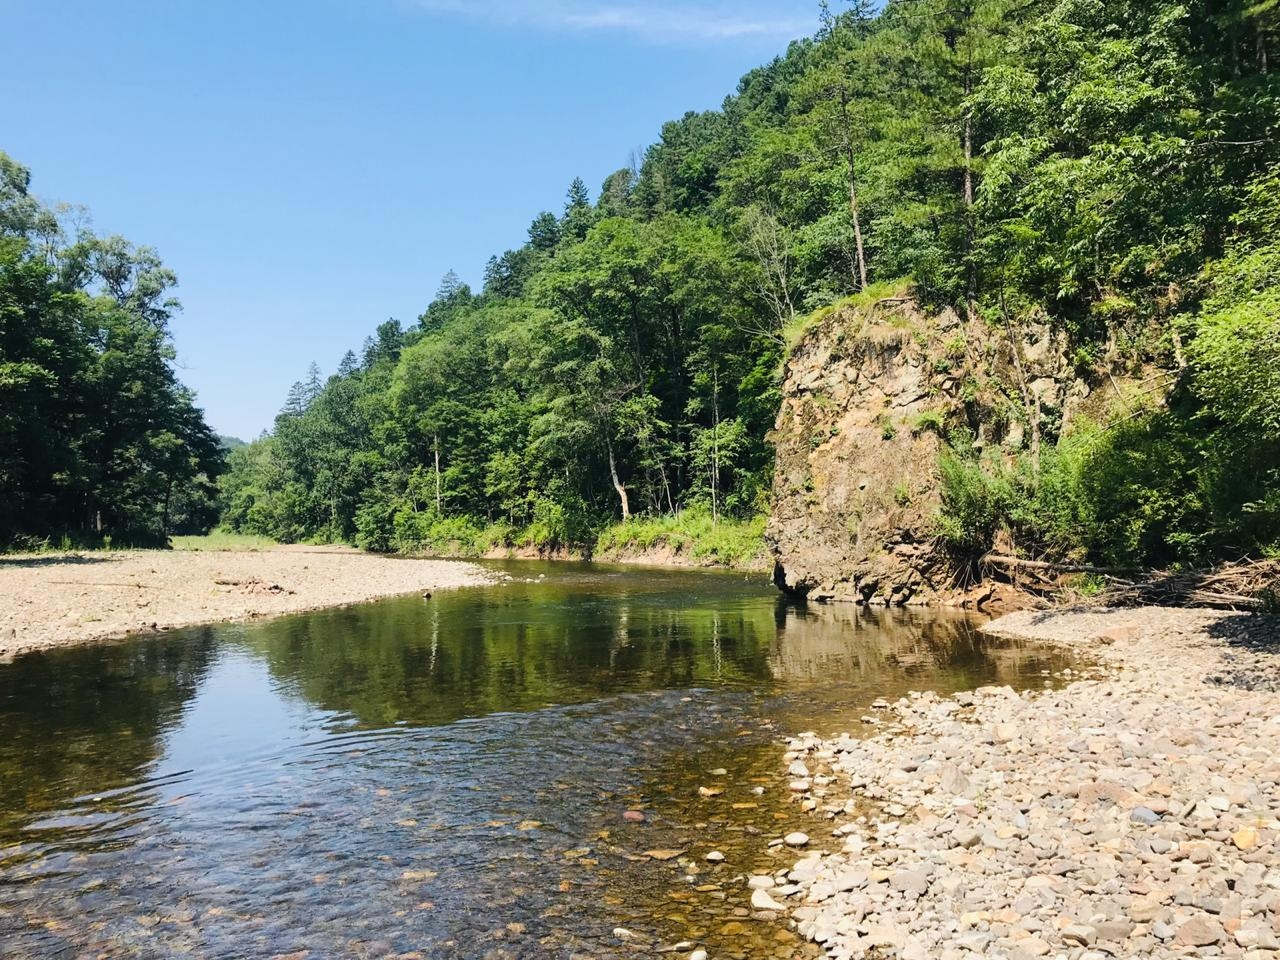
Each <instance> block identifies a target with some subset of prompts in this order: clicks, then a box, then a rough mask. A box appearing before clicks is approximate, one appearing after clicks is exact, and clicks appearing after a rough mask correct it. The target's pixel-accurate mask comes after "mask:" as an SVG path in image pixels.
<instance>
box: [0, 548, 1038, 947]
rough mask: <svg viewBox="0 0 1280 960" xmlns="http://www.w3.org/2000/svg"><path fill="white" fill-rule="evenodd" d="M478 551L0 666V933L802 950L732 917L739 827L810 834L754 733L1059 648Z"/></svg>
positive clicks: (9, 939)
mask: <svg viewBox="0 0 1280 960" xmlns="http://www.w3.org/2000/svg"><path fill="white" fill-rule="evenodd" d="M501 566H502V568H503V569H504V570H505V571H506V572H507V573H508V574H509V575H510V576H511V577H512V580H511V581H510V582H508V583H506V584H504V585H501V586H494V587H484V588H475V589H470V590H464V591H459V592H454V593H441V594H437V595H435V596H434V597H432V598H430V599H423V598H419V597H413V598H409V599H397V600H389V601H383V602H380V603H374V604H368V605H363V606H358V607H347V608H341V609H335V610H329V611H323V612H319V613H314V614H306V615H301V616H292V617H287V618H282V619H278V620H273V621H270V622H267V623H262V624H255V625H225V626H217V627H206V628H198V629H192V630H183V631H175V632H173V633H170V634H166V635H163V636H159V637H152V638H147V639H136V640H131V641H128V642H124V643H120V644H115V645H109V646H98V647H90V648H82V649H71V650H63V651H56V652H52V653H48V654H42V655H33V656H29V657H25V658H22V659H19V660H18V661H17V662H15V663H13V664H10V665H6V666H0V955H3V956H6V957H10V956H11V957H42V958H44V957H90V956H93V957H98V956H101V957H170V956H193V957H228V958H230V957H271V956H277V955H281V956H288V957H298V958H301V957H309V958H312V960H315V958H322V957H325V958H327V957H387V956H402V957H404V956H423V957H466V958H472V957H495V958H496V957H573V956H583V957H601V956H625V955H631V954H632V953H634V952H637V951H642V952H651V951H652V950H653V949H654V948H655V947H661V946H665V945H670V944H674V943H675V942H677V941H682V940H688V941H697V942H700V943H702V944H704V945H706V946H707V947H708V948H709V949H710V950H711V954H712V956H713V957H745V956H752V957H755V956H770V957H789V956H811V955H813V953H812V950H811V948H809V947H807V946H805V945H802V944H800V943H799V942H798V941H796V940H795V939H794V937H793V936H792V935H791V934H790V933H789V932H788V931H787V930H786V929H785V927H784V926H783V925H781V924H776V923H766V922H761V921H758V920H753V919H751V918H750V917H748V916H745V914H746V911H745V910H744V909H743V908H744V907H745V906H746V902H747V896H746V890H745V885H744V883H743V881H742V877H743V876H744V874H747V873H750V872H752V871H756V870H768V869H775V868H777V867H778V866H780V865H782V864H784V863H785V862H787V860H786V854H783V853H778V852H771V851H770V849H769V847H768V840H769V839H771V838H773V837H776V836H780V835H781V834H782V833H784V832H786V831H787V830H790V829H796V828H798V827H799V828H804V829H806V830H807V831H808V832H809V833H811V834H812V835H813V836H814V838H815V843H818V844H820V843H821V838H823V837H825V836H827V835H828V833H829V828H827V827H825V826H824V825H823V822H822V821H820V820H817V819H815V818H813V817H812V816H811V815H806V814H803V813H801V812H800V811H799V809H798V807H797V806H796V805H795V804H793V803H792V802H791V798H790V796H789V794H788V790H787V783H786V778H785V776H784V775H783V769H782V766H783V765H782V763H781V747H780V739H781V738H782V737H783V736H785V735H788V734H794V733H798V732H801V731H804V730H817V731H818V732H820V733H826V734H832V733H836V732H839V731H842V730H852V731H855V732H856V731H857V730H858V729H859V728H860V727H861V723H860V720H859V718H860V717H861V715H862V714H864V713H866V711H867V708H868V707H869V705H870V703H871V702H872V701H873V700H874V699H875V698H877V697H881V696H885V697H895V696H899V695H901V694H903V693H905V692H906V691H908V690H910V689H924V688H931V689H938V690H955V689H962V688H966V687H973V686H979V685H982V684H987V683H1011V684H1014V685H1015V686H1019V685H1027V684H1036V685H1038V684H1040V683H1042V682H1044V679H1043V677H1044V673H1043V672H1044V671H1048V670H1056V669H1058V668H1060V667H1061V666H1062V665H1063V664H1062V663H1061V662H1059V661H1058V660H1056V659H1055V655H1053V654H1048V653H1045V652H1044V651H1040V650H1037V649H1035V648H1025V647H1022V646H1018V645H1009V644H998V645H997V644H991V643H987V642H984V641H983V640H981V639H980V638H979V637H978V635H977V634H976V633H975V632H974V629H973V627H974V624H973V623H972V622H971V621H968V620H966V619H963V618H959V617H948V616H941V615H936V614H934V615H924V614H914V615H913V614H907V613H889V612H880V613H868V612H863V611H859V610H856V609H854V608H849V607H808V608H805V607H797V606H792V605H788V604H785V603H783V602H782V601H781V600H780V599H778V597H777V596H776V594H775V593H774V592H773V590H772V588H771V587H770V586H768V585H767V584H766V583H764V582H763V581H762V580H761V579H760V578H759V577H755V578H749V577H744V576H742V575H739V574H724V573H708V572H700V571H698V572H694V571H690V572H670V571H654V570H641V569H636V568H611V567H602V566H591V565H576V564H537V563H511V564H504V565H501ZM720 770H723V771H724V773H718V772H715V771H720ZM700 787H702V788H705V789H704V790H702V791H701V792H700V790H699V788H700ZM761 790H762V791H763V792H757V791H761ZM627 810H642V811H644V813H645V816H646V820H645V822H642V823H632V822H629V821H627V820H624V819H623V816H622V814H623V813H624V812H625V811H627ZM713 849H715V850H719V851H721V852H723V853H724V854H725V855H726V859H725V861H724V862H723V863H721V864H718V865H713V864H710V863H707V862H706V861H705V860H704V856H705V854H706V853H707V852H709V851H711V850H713ZM650 850H678V851H682V853H681V854H680V855H679V856H677V857H674V858H672V859H669V860H657V859H653V858H651V857H648V856H646V855H645V852H646V851H650ZM792 856H793V858H794V855H792ZM617 927H625V928H627V929H628V930H630V931H633V932H634V934H635V935H636V936H635V939H634V940H627V941H620V940H619V939H618V938H617V937H616V936H615V935H614V930H615V928H617Z"/></svg>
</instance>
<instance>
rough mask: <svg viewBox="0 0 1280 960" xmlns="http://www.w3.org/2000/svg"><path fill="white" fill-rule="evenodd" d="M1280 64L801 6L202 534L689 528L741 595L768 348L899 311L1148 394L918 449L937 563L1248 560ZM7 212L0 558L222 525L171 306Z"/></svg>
mask: <svg viewBox="0 0 1280 960" xmlns="http://www.w3.org/2000/svg"><path fill="white" fill-rule="evenodd" d="M1278 32H1280V2H1278V0H1184V2H1172V0H1142V2H1139V0H1106V2H1102V0H888V2H885V3H883V4H873V3H870V2H864V0H856V2H853V3H847V4H843V5H840V6H838V7H827V6H826V5H825V4H824V5H823V7H822V10H821V13H820V27H819V29H818V31H817V33H816V34H815V35H814V36H813V37H812V38H809V39H805V40H801V41H797V42H795V43H793V44H792V45H791V46H790V48H789V49H788V50H787V51H786V53H785V54H784V55H782V56H780V57H778V58H777V59H775V60H774V61H772V62H771V63H769V64H767V65H765V66H762V67H760V68H758V69H755V70H753V71H751V72H750V73H748V74H747V75H746V76H744V77H743V78H742V79H741V81H740V82H739V84H738V87H737V90H736V91H735V92H734V93H733V94H732V95H730V96H729V97H727V98H726V99H725V101H724V103H723V105H722V107H721V108H720V109H719V110H714V111H708V112H703V113H687V114H686V115H684V116H683V117H681V118H680V119H678V120H673V121H671V122H669V123H667V124H666V125H665V126H664V127H663V129H662V130H661V132H660V137H659V139H658V140H657V142H655V143H654V144H653V145H652V146H650V147H649V148H648V150H647V151H646V152H645V153H644V155H643V157H642V158H639V159H638V161H637V162H636V163H634V164H632V165H629V166H624V167H622V168H621V169H619V170H618V171H617V172H615V173H613V174H611V175H610V176H609V177H608V178H607V179H606V180H605V181H604V183H603V184H602V185H601V186H600V187H599V188H598V190H595V191H592V190H590V189H589V188H588V186H587V185H586V184H585V183H584V182H583V181H582V180H581V179H574V180H573V181H572V183H571V184H570V185H569V187H568V190H567V194H566V196H565V197H564V200H563V202H562V203H559V202H558V203H557V204H556V209H554V210H548V211H547V212H544V213H541V214H540V215H538V216H537V217H536V218H535V219H534V220H533V222H532V223H531V224H530V225H529V228H528V239H527V242H526V243H524V245H522V246H521V247H520V248H519V249H515V250H508V251H506V252H503V253H500V254H498V255H495V256H494V257H492V258H491V259H490V260H489V262H488V264H487V266H486V267H485V271H484V281H483V286H482V287H481V289H479V290H473V289H471V288H470V287H469V286H468V285H467V284H465V283H463V282H461V281H460V280H459V279H458V277H457V276H456V274H454V273H452V272H450V273H449V274H448V275H447V276H445V277H444V279H443V281H442V282H441V283H440V285H439V288H438V290H437V291H436V293H435V296H434V298H433V299H431V300H430V302H429V303H428V304H427V306H426V307H425V309H424V310H423V312H422V314H421V315H420V316H419V317H418V318H416V320H414V321H413V322H411V323H407V324H406V323H401V322H398V321H396V320H390V321H387V322H385V323H382V324H381V325H379V326H377V327H376V329H374V330H373V331H372V333H371V334H370V335H369V336H368V338H367V339H365V341H364V343H363V345H362V346H361V347H360V349H359V350H358V351H357V350H353V351H351V352H348V353H347V354H346V356H345V357H343V358H342V359H341V361H340V362H339V363H337V365H336V368H335V369H334V371H333V372H332V373H331V374H328V375H327V376H326V375H324V374H322V372H321V370H320V369H319V368H318V367H317V366H315V365H314V364H313V365H312V367H311V369H310V370H309V371H308V372H307V374H306V376H305V377H304V378H303V379H302V380H300V381H299V382H298V383H297V384H296V385H295V386H294V387H293V389H292V390H291V391H290V393H289V395H288V397H287V398H285V400H284V403H283V406H282V409H281V410H280V412H279V415H278V416H277V417H276V420H275V425H274V428H273V429H272V430H271V431H270V432H269V433H268V434H266V435H264V436H262V437H261V438H258V439H256V440H254V441H253V442H252V443H251V444H249V445H248V446H246V447H244V448H242V449H238V450H236V451H234V452H232V453H231V454H230V455H229V457H228V458H227V466H226V470H225V472H221V475H220V477H219V478H218V480H217V484H218V504H217V509H219V510H220V511H221V512H220V518H221V523H222V524H223V525H224V526H225V527H227V528H229V529H232V530H236V531H242V532H247V533H256V534H262V535H266V536H270V537H273V538H276V539H279V540H283V541H287V542H295V541H323V542H338V541H345V542H352V543H355V544H357V545H359V546H361V547H365V548H368V549H371V550H378V551H418V550H428V551H430V550H450V551H454V552H480V551H482V550H484V549H485V548H487V547H489V546H497V545H534V546H566V547H578V548H586V549H588V550H589V549H591V548H592V547H593V546H595V545H597V544H599V543H605V542H622V541H625V540H627V539H628V538H631V537H641V536H644V535H645V533H644V531H646V530H664V529H674V528H677V527H679V528H682V529H686V530H695V531H697V536H698V537H701V538H704V539H706V540H708V541H709V542H710V543H711V546H710V547H709V548H708V549H710V550H711V551H712V552H713V553H719V554H720V555H732V554H733V553H734V552H735V551H737V550H739V549H741V543H742V542H744V541H745V540H750V539H752V538H757V539H758V535H759V532H760V530H761V529H762V521H761V519H760V518H761V517H762V516H763V515H764V514H765V513H766V512H767V510H768V499H769V490H770V483H771V476H772V467H773V454H772V449H771V446H770V431H771V429H772V427H773V422H774V418H775V416H776V413H777V409H778V404H779V396H780V394H779V383H780V371H781V369H782V365H783V363H784V360H785V357H786V355H787V351H788V349H789V347H790V345H791V344H793V343H794V342H795V341H796V339H797V338H798V337H799V336H800V335H802V333H803V331H804V330H805V329H806V325H807V324H808V323H809V322H810V318H811V317H812V315H813V314H814V313H815V312H817V311H821V310H823V309H824V308H828V307H829V306H830V305H832V304H835V303H839V302H842V301H844V300H846V299H849V298H852V300H851V301H850V302H854V303H856V302H857V300H858V298H859V297H862V298H866V297H876V296H883V295H886V292H892V291H900V290H908V291H909V292H910V295H911V296H912V297H913V298H915V299H917V300H918V301H919V302H920V303H921V304H923V305H924V306H925V307H926V308H928V309H941V308H943V307H946V306H951V307H954V308H956V309H958V310H959V311H961V312H962V313H963V314H964V315H965V316H968V317H973V318H978V319H980V320H981V322H982V323H983V324H985V325H986V326H987V327H988V328H989V329H990V330H991V331H992V336H993V337H996V336H1014V335H1015V334H1016V331H1017V330H1018V329H1019V328H1020V327H1021V326H1023V325H1027V324H1032V323H1037V324H1042V323H1049V324H1052V325H1053V327H1054V328H1055V329H1058V330H1061V331H1063V332H1064V333H1065V334H1066V336H1067V337H1068V338H1069V341H1070V343H1071V346H1072V350H1073V354H1072V355H1073V357H1074V358H1075V363H1076V365H1077V368H1078V370H1079V375H1080V376H1081V377H1084V378H1090V377H1093V378H1103V377H1106V376H1108V375H1109V373H1110V372H1111V371H1114V370H1119V369H1124V368H1128V369H1131V370H1133V371H1135V372H1136V371H1143V370H1149V369H1156V370H1159V371H1162V372H1163V373H1164V374H1166V375H1165V376H1163V379H1162V380H1161V381H1160V383H1161V389H1160V390H1159V391H1157V392H1153V393H1152V394H1151V397H1150V399H1149V401H1148V402H1144V403H1143V404H1142V405H1140V406H1139V407H1138V408H1137V409H1131V408H1129V407H1126V409H1125V412H1124V414H1123V416H1117V417H1116V418H1114V419H1113V420H1111V421H1109V422H1103V423H1096V424H1092V425H1084V426H1079V427H1077V428H1075V429H1074V430H1073V431H1071V432H1064V431H1062V430H1061V429H1060V427H1061V424H1060V422H1058V421H1056V420H1055V418H1054V415H1053V412H1052V411H1042V410H1040V409H1038V408H1031V407H1029V406H1028V405H1027V404H1025V403H1023V402H1022V401H1023V398H1021V397H1019V395H1018V390H1017V387H1016V384H1003V385H997V387H998V389H1000V390H1003V391H1004V392H1005V394H1007V400H1008V404H1007V407H1008V414H1007V415H1008V416H1010V417H1014V418H1020V419H1022V420H1025V421H1028V422H1027V424H1026V425H1027V427H1028V428H1029V430H1028V435H1033V436H1034V437H1035V438H1036V439H1037V448H1036V449H1035V450H1034V451H1032V450H1030V449H1026V450H1023V451H1019V452H1017V453H1015V454H1014V455H1012V456H1010V455H1006V454H1004V453H1000V452H993V451H984V450H980V449H976V448H975V445H974V444H973V443H972V442H971V441H972V434H971V432H969V428H970V426H971V425H970V424H967V423H966V422H965V420H964V418H963V417H959V418H956V419H954V420H953V421H952V422H948V423H947V424H944V425H942V429H943V431H944V433H945V436H946V439H947V442H948V444H949V445H950V451H951V452H950V453H949V454H948V455H946V456H945V457H944V459H943V463H942V474H943V479H944V483H945V490H944V497H943V507H942V513H941V515H940V516H939V517H938V531H939V536H940V537H941V538H943V539H944V540H945V541H946V542H947V543H948V544H949V545H950V546H951V547H952V548H953V549H954V550H956V551H957V552H958V553H979V552H981V551H984V550H986V549H989V548H990V546H991V543H992V541H993V539H994V537H995V536H996V535H997V533H998V532H1003V533H1005V534H1007V535H1008V536H1009V537H1011V538H1012V539H1013V540H1014V541H1015V543H1016V545H1017V547H1018V548H1019V549H1021V550H1024V551H1026V552H1027V553H1028V554H1035V555H1038V556H1054V557H1059V558H1073V559H1077V560H1089V561H1097V562H1109V563H1125V564H1137V565H1152V564H1197V563H1204V562H1212V561H1214V560H1216V559H1222V558H1225V557H1238V556H1245V555H1260V554H1269V553H1274V552H1275V551H1277V550H1280V131H1278V130H1277V126H1278V124H1280V77H1278V76H1277V73H1276V71H1275V69H1274V66H1273V64H1272V60H1273V58H1274V56H1275V47H1276V39H1277V33H1278ZM566 179H568V178H567V177H566ZM24 185H25V173H24V172H23V171H22V170H21V168H18V167H16V166H15V165H14V164H12V163H8V164H7V166H6V167H5V186H4V190H5V191H6V192H5V195H4V197H3V198H2V200H0V202H2V203H3V206H2V207H0V216H3V218H4V219H3V220H0V237H2V238H3V239H2V241H0V243H2V244H3V245H2V246H0V310H2V311H3V317H4V327H3V329H2V330H0V338H2V339H0V350H2V351H3V352H0V390H2V391H4V393H5V399H4V402H3V414H4V418H5V419H4V421H3V426H0V431H4V436H5V441H4V445H3V448H2V449H3V453H2V454H0V455H2V456H3V457H4V460H3V466H0V471H3V477H4V486H5V491H6V492H5V501H4V502H3V504H0V539H4V538H5V537H8V538H9V539H12V538H13V537H14V536H15V535H16V534H20V533H22V534H29V533H33V532H39V531H44V532H48V531H77V532H82V533H83V532H100V531H102V530H120V531H125V530H129V531H149V532H152V533H154V534H157V535H163V534H165V533H166V532H171V531H173V530H175V529H177V527H178V526H180V525H184V524H199V523H201V522H204V523H208V522H211V519H210V518H211V517H212V515H213V512H212V508H211V503H212V500H211V498H210V494H209V481H210V480H211V479H212V478H213V477H214V476H215V474H218V473H219V472H220V470H221V465H220V460H221V455H220V453H219V450H218V448H217V445H216V443H215V442H214V441H213V438H212V437H211V435H210V434H209V431H208V429H207V427H205V426H204V424H203V421H202V420H201V418H200V415H199V413H198V411H196V410H195V409H194V408H193V406H192V404H191V402H190V398H189V396H188V395H187V394H186V393H185V392H184V391H183V390H182V388H181V387H180V385H178V384H177V382H176V380H175V379H174V377H173V373H172V364H171V359H172V357H171V353H170V352H169V351H170V347H169V343H168V339H167V335H166V329H165V320H166V317H167V316H168V312H169V311H170V310H171V309H172V307H171V305H170V302H169V301H167V300H166V299H165V297H166V293H165V291H166V288H167V287H168V286H169V285H170V284H169V280H170V276H171V275H170V274H168V272H167V271H165V269H164V268H163V267H162V266H160V264H159V262H158V260H157V259H156V258H155V257H154V255H153V254H152V253H151V252H150V251H147V250H145V248H132V247H130V246H128V245H127V244H124V243H123V241H119V240H116V239H111V240H99V239H95V238H93V237H90V236H78V235H77V236H71V237H68V236H67V235H66V231H65V229H62V228H58V227H57V226H56V224H55V223H54V221H53V219H51V216H50V214H49V213H48V212H47V211H42V210H39V209H37V208H35V207H33V206H32V205H31V204H30V203H27V202H26V200H25V192H24V190H25V187H24ZM425 299H426V298H425V297H424V300H425ZM353 346H354V344H353ZM961 346H962V348H964V349H969V350H980V349H981V347H982V344H980V343H970V344H968V345H963V344H962V345H961ZM100 410H107V411H110V415H109V417H108V418H107V419H106V420H105V421H104V420H103V419H102V418H101V417H100V415H98V414H97V413H94V411H100ZM143 411H150V412H158V415H157V416H154V417H151V416H148V417H146V418H143V419H139V417H140V414H141V413H142V412H143ZM143 420H145V425H143ZM618 524H622V526H621V527H619V526H618ZM717 538H718V539H717Z"/></svg>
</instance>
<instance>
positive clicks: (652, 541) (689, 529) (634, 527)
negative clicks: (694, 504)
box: [596, 509, 766, 568]
mask: <svg viewBox="0 0 1280 960" xmlns="http://www.w3.org/2000/svg"><path fill="white" fill-rule="evenodd" d="M765 519H766V518H765V517H763V516H758V517H753V518H751V519H750V520H727V519H724V518H721V519H720V521H719V522H717V523H712V520H711V515H710V514H709V513H707V512H705V511H703V510H692V509H690V510H683V511H681V512H680V513H678V514H675V515H669V516H661V517H639V518H634V519H631V520H628V521H626V522H625V523H615V524H613V525H612V526H610V527H606V528H605V529H604V530H603V531H602V532H601V533H600V535H599V536H598V537H597V538H596V556H599V557H602V558H607V557H608V555H609V554H611V553H624V552H628V551H640V552H644V551H649V550H655V549H663V548H666V549H670V550H673V551H676V552H677V553H680V554H681V555H684V556H688V557H691V558H692V559H693V560H695V561H697V562H699V563H708V564H719V565H722V566H726V567H738V568H746V567H758V566H760V565H762V564H763V563H764V562H765V557H766V551H765V545H764V528H765Z"/></svg>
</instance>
